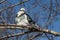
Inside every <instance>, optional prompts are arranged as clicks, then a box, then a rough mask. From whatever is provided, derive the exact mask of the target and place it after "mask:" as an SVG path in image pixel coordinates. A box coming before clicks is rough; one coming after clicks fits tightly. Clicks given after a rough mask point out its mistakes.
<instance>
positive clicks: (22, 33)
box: [0, 31, 31, 40]
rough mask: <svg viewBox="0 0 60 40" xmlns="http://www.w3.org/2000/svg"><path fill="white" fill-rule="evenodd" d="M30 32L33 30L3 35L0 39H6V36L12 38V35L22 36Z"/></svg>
mask: <svg viewBox="0 0 60 40" xmlns="http://www.w3.org/2000/svg"><path fill="white" fill-rule="evenodd" d="M28 33H31V31H27V32H21V33H18V34H12V35H7V36H3V37H0V40H1V39H4V38H10V37H15V36H22V35H24V34H28Z"/></svg>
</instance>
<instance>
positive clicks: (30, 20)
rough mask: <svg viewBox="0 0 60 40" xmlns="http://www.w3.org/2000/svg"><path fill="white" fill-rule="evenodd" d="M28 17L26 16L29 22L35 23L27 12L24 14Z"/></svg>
mask: <svg viewBox="0 0 60 40" xmlns="http://www.w3.org/2000/svg"><path fill="white" fill-rule="evenodd" d="M26 15H27V16H28V17H27V20H28V22H29V23H30V24H35V22H34V21H33V20H32V19H31V17H30V16H29V15H28V14H26Z"/></svg>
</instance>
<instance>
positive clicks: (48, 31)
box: [0, 24, 60, 36]
mask: <svg viewBox="0 0 60 40" xmlns="http://www.w3.org/2000/svg"><path fill="white" fill-rule="evenodd" d="M2 26H5V27H6V26H15V28H16V27H22V28H28V30H30V29H31V30H32V31H36V32H43V33H48V34H52V35H55V36H60V32H55V31H52V30H48V29H43V28H40V27H32V26H23V25H15V24H9V25H7V24H0V27H2ZM11 28H12V27H11Z"/></svg>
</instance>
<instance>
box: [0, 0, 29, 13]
mask: <svg viewBox="0 0 60 40" xmlns="http://www.w3.org/2000/svg"><path fill="white" fill-rule="evenodd" d="M25 2H28V0H27V1H24V2H19V3H18V4H14V5H11V6H9V7H7V8H3V9H1V10H0V12H2V11H4V10H7V9H9V8H12V7H15V6H17V5H20V4H23V3H25Z"/></svg>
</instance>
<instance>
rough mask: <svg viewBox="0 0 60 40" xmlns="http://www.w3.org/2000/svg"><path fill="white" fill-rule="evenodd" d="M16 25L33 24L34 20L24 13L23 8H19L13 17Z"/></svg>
mask: <svg viewBox="0 0 60 40" xmlns="http://www.w3.org/2000/svg"><path fill="white" fill-rule="evenodd" d="M15 21H16V24H17V25H31V24H35V22H34V21H33V20H32V19H31V17H30V16H29V15H28V14H27V13H26V10H25V8H21V9H20V11H19V12H18V13H17V15H16V18H15Z"/></svg>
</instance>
